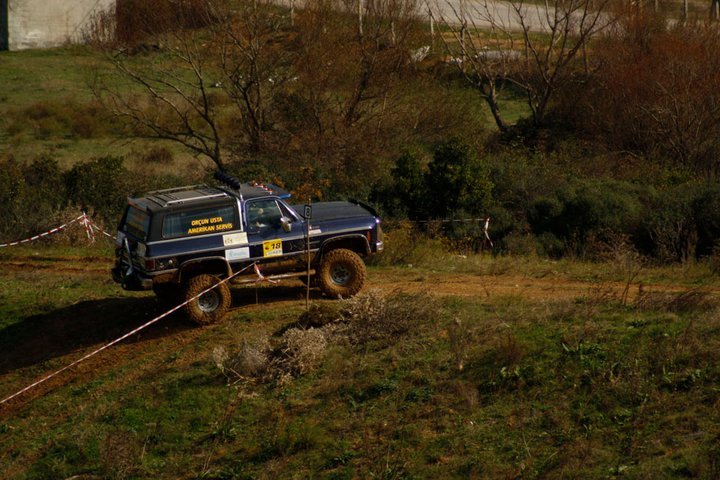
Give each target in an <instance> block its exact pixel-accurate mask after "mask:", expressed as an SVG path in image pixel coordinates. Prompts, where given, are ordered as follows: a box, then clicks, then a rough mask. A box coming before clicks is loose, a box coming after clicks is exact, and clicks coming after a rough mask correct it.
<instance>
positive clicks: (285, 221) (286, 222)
mask: <svg viewBox="0 0 720 480" xmlns="http://www.w3.org/2000/svg"><path fill="white" fill-rule="evenodd" d="M280 225H282V229H283V230H285V231H286V232H289V231H290V230H292V220H291V219H290V218H288V217H280Z"/></svg>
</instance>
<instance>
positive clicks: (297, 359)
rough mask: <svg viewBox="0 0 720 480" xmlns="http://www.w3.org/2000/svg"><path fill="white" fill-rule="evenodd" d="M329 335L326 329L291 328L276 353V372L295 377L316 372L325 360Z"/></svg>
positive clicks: (274, 365)
mask: <svg viewBox="0 0 720 480" xmlns="http://www.w3.org/2000/svg"><path fill="white" fill-rule="evenodd" d="M327 333H328V332H327V331H326V329H325V328H310V329H307V330H303V329H300V328H291V329H290V330H288V331H287V332H285V334H284V335H283V337H282V341H281V342H280V345H279V346H278V347H277V348H276V349H275V351H274V355H273V357H274V358H273V360H272V366H273V368H274V370H276V371H279V372H281V374H282V373H284V374H289V375H293V376H298V375H305V374H308V373H310V372H312V371H313V370H315V369H316V368H317V367H318V366H319V365H320V363H321V362H322V361H323V359H324V358H325V352H326V350H327V346H328V335H327Z"/></svg>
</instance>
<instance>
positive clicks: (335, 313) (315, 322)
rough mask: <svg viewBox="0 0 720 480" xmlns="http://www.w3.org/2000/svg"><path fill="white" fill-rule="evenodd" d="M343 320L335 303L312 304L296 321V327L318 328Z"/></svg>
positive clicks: (340, 311) (340, 310)
mask: <svg viewBox="0 0 720 480" xmlns="http://www.w3.org/2000/svg"><path fill="white" fill-rule="evenodd" d="M342 318H343V314H342V309H341V308H340V304H338V303H337V302H332V303H314V304H312V305H310V309H309V310H308V311H306V312H303V313H302V315H300V318H299V319H298V322H297V323H298V325H299V326H301V327H303V328H318V327H324V326H325V325H328V324H332V323H337V322H339V321H341V320H342Z"/></svg>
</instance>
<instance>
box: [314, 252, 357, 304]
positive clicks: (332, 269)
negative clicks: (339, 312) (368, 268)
mask: <svg viewBox="0 0 720 480" xmlns="http://www.w3.org/2000/svg"><path fill="white" fill-rule="evenodd" d="M317 281H318V284H319V286H320V289H321V290H322V292H323V293H324V294H325V295H327V296H329V297H333V298H340V297H342V298H348V297H352V296H353V295H355V294H357V293H358V292H359V291H360V290H361V289H362V287H363V285H364V284H365V263H364V262H363V261H362V258H360V256H359V255H358V254H357V253H355V252H353V251H351V250H347V249H345V248H339V249H337V250H331V251H329V252H328V253H326V254H325V255H324V256H323V259H322V261H321V262H320V268H319V270H318V274H317Z"/></svg>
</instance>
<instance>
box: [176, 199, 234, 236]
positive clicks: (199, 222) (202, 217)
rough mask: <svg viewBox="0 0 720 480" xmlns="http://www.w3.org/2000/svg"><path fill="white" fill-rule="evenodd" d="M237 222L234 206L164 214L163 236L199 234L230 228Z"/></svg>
mask: <svg viewBox="0 0 720 480" xmlns="http://www.w3.org/2000/svg"><path fill="white" fill-rule="evenodd" d="M236 224H237V221H236V218H235V207H234V206H232V205H231V206H227V207H221V208H217V207H215V208H203V209H202V210H189V211H186V212H178V213H171V214H169V215H165V219H164V220H163V226H162V236H163V238H176V237H184V236H193V235H201V234H208V233H216V232H224V231H227V230H232V229H233V228H234V226H235V225H236Z"/></svg>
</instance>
